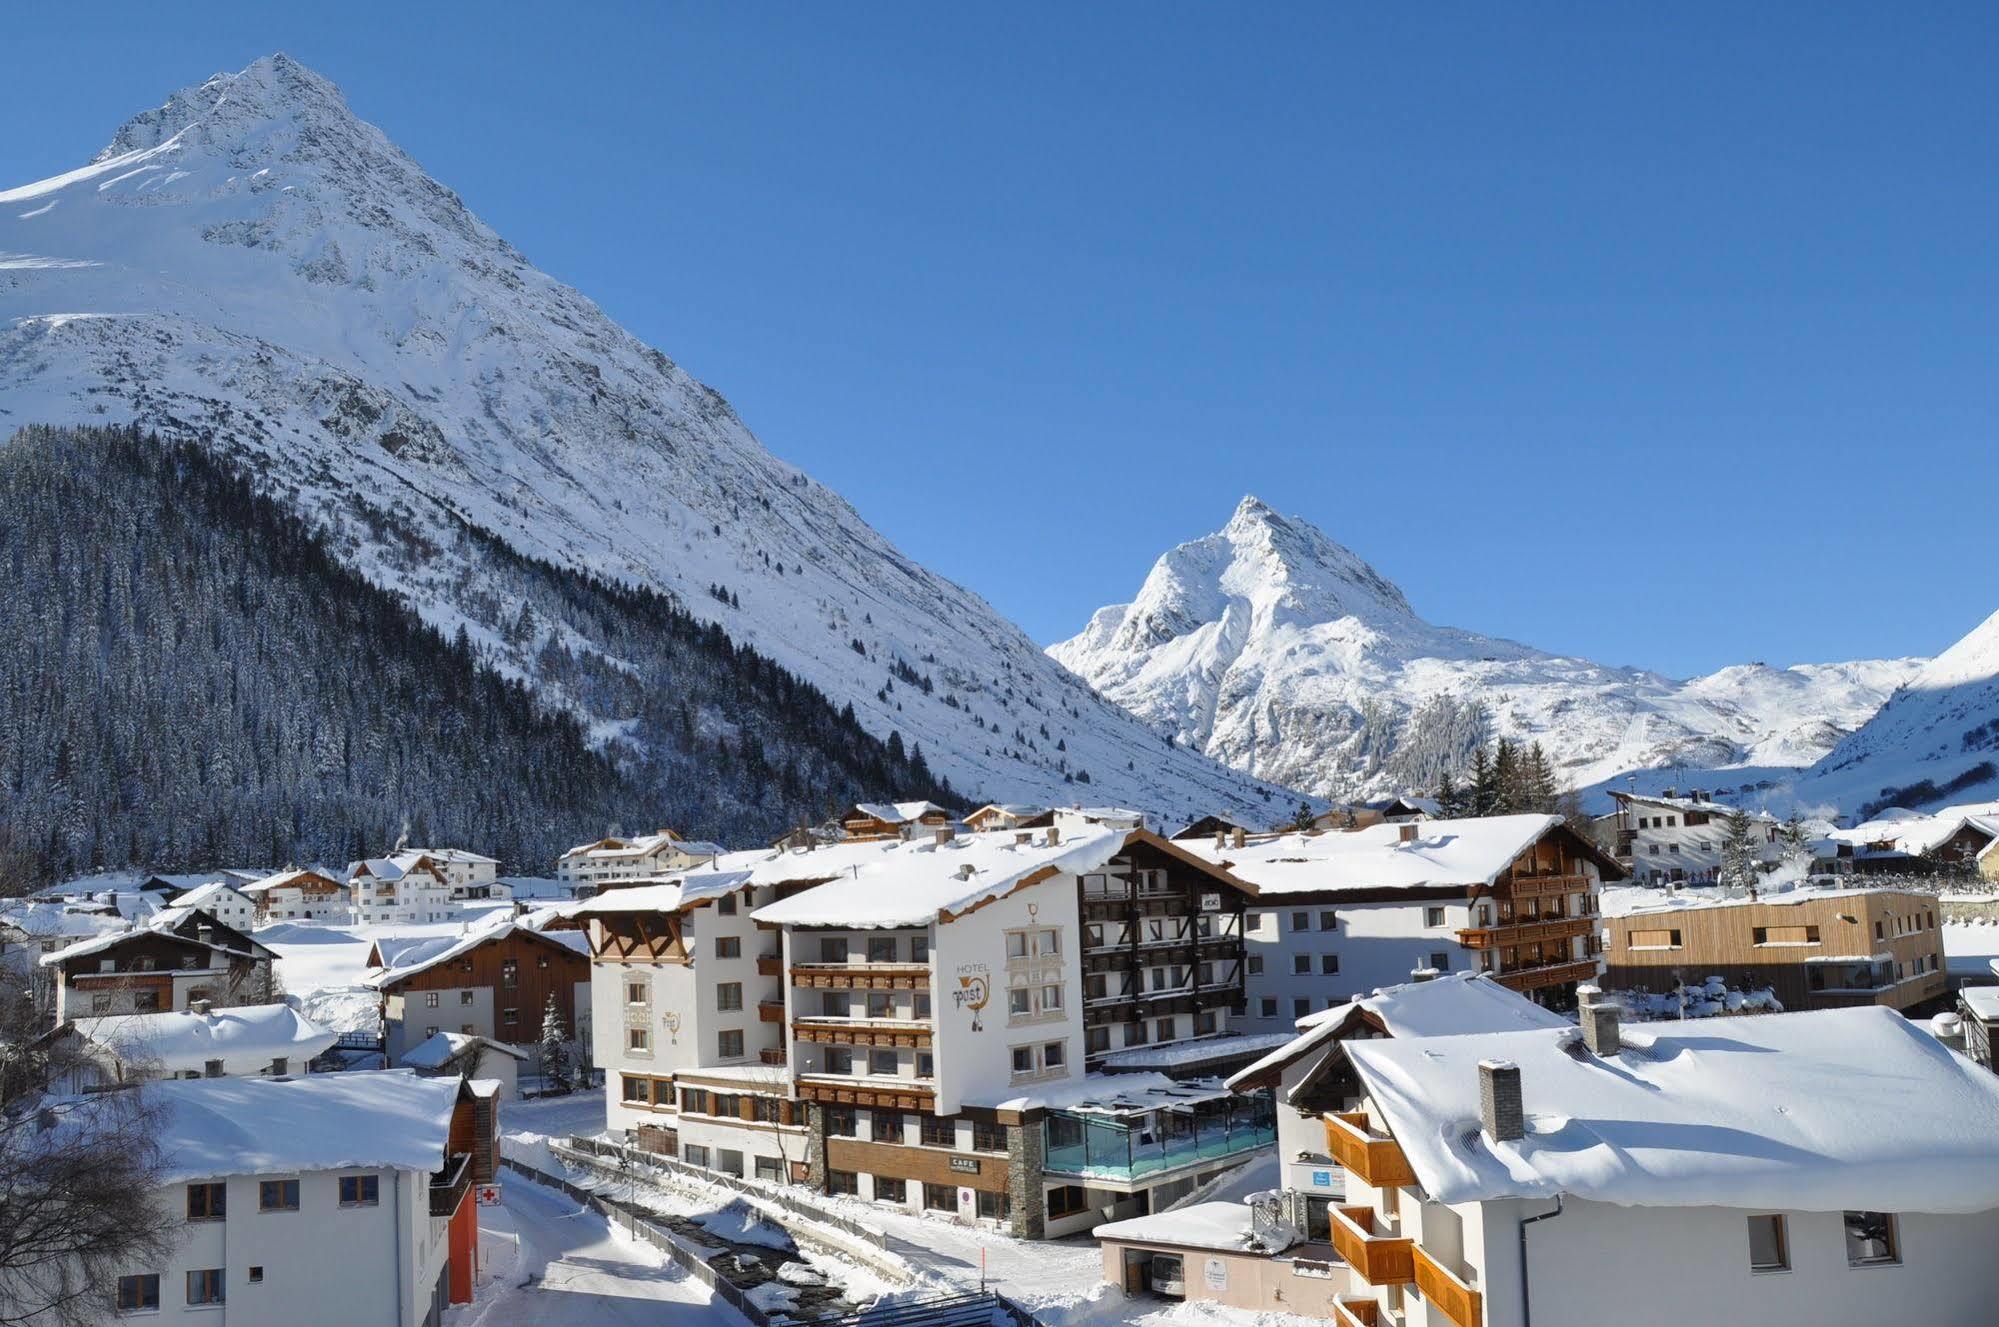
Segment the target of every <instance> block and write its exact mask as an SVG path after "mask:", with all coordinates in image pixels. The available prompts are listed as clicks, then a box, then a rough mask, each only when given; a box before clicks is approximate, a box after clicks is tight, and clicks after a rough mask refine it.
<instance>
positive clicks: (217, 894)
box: [174, 880, 236, 915]
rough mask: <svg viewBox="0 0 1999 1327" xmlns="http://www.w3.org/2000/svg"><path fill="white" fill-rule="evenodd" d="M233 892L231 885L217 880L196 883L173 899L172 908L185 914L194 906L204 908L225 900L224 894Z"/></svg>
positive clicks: (234, 891) (194, 907)
mask: <svg viewBox="0 0 1999 1327" xmlns="http://www.w3.org/2000/svg"><path fill="white" fill-rule="evenodd" d="M234 893H236V890H235V889H234V888H233V887H231V886H229V885H226V884H224V883H222V882H221V881H220V880H217V881H214V882H212V883H210V884H206V885H198V886H196V887H195V888H193V889H190V890H188V891H187V893H185V894H182V895H180V896H179V897H178V898H176V899H174V908H175V909H176V910H178V911H181V912H182V913H183V915H185V913H187V912H190V911H192V910H194V909H196V908H206V907H209V906H210V905H212V904H215V903H219V902H226V901H227V900H226V899H225V898H224V896H225V895H229V894H234Z"/></svg>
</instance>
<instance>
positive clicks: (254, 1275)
mask: <svg viewBox="0 0 1999 1327" xmlns="http://www.w3.org/2000/svg"><path fill="white" fill-rule="evenodd" d="M263 1279H264V1269H263V1268H261V1267H252V1268H251V1269H250V1284H251V1285H256V1284H258V1283H259V1282H261V1281H262V1280H263Z"/></svg>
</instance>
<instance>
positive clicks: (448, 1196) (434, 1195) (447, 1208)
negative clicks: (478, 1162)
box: [430, 1152, 472, 1217]
mask: <svg viewBox="0 0 1999 1327" xmlns="http://www.w3.org/2000/svg"><path fill="white" fill-rule="evenodd" d="M471 1191H472V1154H471V1153H470V1152H454V1153H452V1154H451V1159H450V1160H449V1161H448V1162H446V1163H445V1167H444V1169H443V1170H439V1171H434V1172H432V1174H431V1177H430V1214H431V1215H432V1216H436V1217H449V1216H453V1215H456V1214H457V1211H458V1205H459V1204H460V1203H462V1202H464V1201H465V1195H466V1194H468V1193H470V1192H471Z"/></svg>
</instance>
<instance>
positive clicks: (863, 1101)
mask: <svg viewBox="0 0 1999 1327" xmlns="http://www.w3.org/2000/svg"><path fill="white" fill-rule="evenodd" d="M795 1090H796V1092H797V1094H798V1099H799V1100H800V1101H816V1102H820V1103H821V1104H824V1105H829V1106H833V1105H839V1106H873V1107H880V1108H881V1109H883V1110H929V1109H930V1108H931V1107H932V1106H933V1105H935V1104H936V1101H937V1089H936V1086H935V1085H934V1084H933V1083H932V1082H931V1081H930V1080H929V1079H927V1078H850V1077H845V1076H843V1075H840V1074H800V1075H799V1076H798V1085H797V1088H796V1089H795Z"/></svg>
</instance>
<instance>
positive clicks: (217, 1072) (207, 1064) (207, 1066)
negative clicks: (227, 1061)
mask: <svg viewBox="0 0 1999 1327" xmlns="http://www.w3.org/2000/svg"><path fill="white" fill-rule="evenodd" d="M201 1076H202V1077H203V1078H220V1077H222V1061H220V1060H204V1061H202V1065H201Z"/></svg>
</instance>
